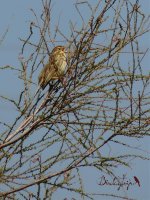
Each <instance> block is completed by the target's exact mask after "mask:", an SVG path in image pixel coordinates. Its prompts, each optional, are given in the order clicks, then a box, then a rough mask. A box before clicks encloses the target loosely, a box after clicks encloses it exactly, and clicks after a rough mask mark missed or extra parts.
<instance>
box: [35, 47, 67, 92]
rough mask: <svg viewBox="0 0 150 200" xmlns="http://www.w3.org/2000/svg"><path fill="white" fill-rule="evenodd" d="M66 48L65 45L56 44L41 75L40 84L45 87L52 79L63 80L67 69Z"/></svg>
mask: <svg viewBox="0 0 150 200" xmlns="http://www.w3.org/2000/svg"><path fill="white" fill-rule="evenodd" d="M66 65H67V63H66V50H65V47H64V46H56V47H55V48H54V49H53V50H52V52H51V55H50V57H49V62H48V63H47V64H46V65H45V66H44V67H43V69H42V71H41V73H40V75H39V86H40V87H41V88H42V89H44V88H45V87H46V86H47V84H48V83H49V82H50V81H52V80H61V78H62V77H63V75H64V72H65V69H66Z"/></svg>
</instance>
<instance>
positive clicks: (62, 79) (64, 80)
mask: <svg viewBox="0 0 150 200" xmlns="http://www.w3.org/2000/svg"><path fill="white" fill-rule="evenodd" d="M60 82H61V84H62V85H63V87H64V88H65V87H66V86H67V81H66V79H65V78H64V77H61V78H60Z"/></svg>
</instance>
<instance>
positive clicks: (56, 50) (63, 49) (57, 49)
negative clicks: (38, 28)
mask: <svg viewBox="0 0 150 200" xmlns="http://www.w3.org/2000/svg"><path fill="white" fill-rule="evenodd" d="M56 52H64V53H66V48H65V47H64V46H56V47H55V48H54V49H53V50H52V53H56Z"/></svg>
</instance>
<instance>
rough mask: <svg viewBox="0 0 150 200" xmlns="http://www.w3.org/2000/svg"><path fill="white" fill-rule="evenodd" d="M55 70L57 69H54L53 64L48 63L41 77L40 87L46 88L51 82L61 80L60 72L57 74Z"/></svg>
mask: <svg viewBox="0 0 150 200" xmlns="http://www.w3.org/2000/svg"><path fill="white" fill-rule="evenodd" d="M55 68H56V67H54V65H53V64H51V63H48V64H46V65H45V66H44V68H43V69H42V71H41V73H40V75H39V85H40V86H41V87H42V88H45V86H46V85H47V84H48V83H49V81H50V80H55V79H58V78H59V74H58V72H56V69H55Z"/></svg>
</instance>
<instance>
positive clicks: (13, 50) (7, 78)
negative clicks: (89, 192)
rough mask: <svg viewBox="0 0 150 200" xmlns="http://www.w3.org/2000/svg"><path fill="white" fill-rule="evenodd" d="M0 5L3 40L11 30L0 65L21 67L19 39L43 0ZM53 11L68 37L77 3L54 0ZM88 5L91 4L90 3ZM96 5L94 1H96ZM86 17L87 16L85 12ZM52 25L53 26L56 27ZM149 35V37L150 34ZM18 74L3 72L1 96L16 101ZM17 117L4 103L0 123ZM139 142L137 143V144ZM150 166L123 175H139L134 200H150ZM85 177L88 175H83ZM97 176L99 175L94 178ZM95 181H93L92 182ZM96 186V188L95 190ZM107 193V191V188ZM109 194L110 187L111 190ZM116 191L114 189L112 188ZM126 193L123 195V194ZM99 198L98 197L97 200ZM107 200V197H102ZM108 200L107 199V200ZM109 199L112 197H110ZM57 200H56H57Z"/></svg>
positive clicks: (149, 4)
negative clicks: (139, 181) (70, 21)
mask: <svg viewBox="0 0 150 200" xmlns="http://www.w3.org/2000/svg"><path fill="white" fill-rule="evenodd" d="M0 2H1V5H0V19H1V20H0V38H1V37H2V35H3V34H4V33H5V31H7V30H8V32H7V34H6V38H5V40H4V41H3V42H2V43H1V45H0V66H6V65H10V66H17V67H18V68H19V61H18V56H19V53H20V51H21V42H20V41H19V38H24V37H26V36H27V35H28V25H29V23H30V20H31V19H32V17H33V15H32V12H31V11H30V9H31V8H33V9H34V10H35V11H36V13H40V12H41V1H40V0H32V1H31V0H24V1H23V0H13V1H10V0H1V1H0ZM53 2H54V3H53V6H54V9H53V12H52V24H53V25H54V26H55V23H57V21H58V18H59V19H60V23H61V27H62V31H63V32H64V33H65V34H67V31H68V29H69V28H67V26H68V23H69V20H70V19H71V20H73V21H77V20H78V16H77V14H76V10H75V8H74V5H73V4H74V3H75V2H76V1H75V0H55V1H54V0H53ZM89 2H92V0H90V1H89ZM93 2H94V0H93ZM141 2H142V3H143V10H144V11H145V13H148V12H149V8H150V1H149V0H144V1H141ZM86 15H87V13H86ZM54 26H53V27H54ZM149 36H150V35H149ZM149 36H148V34H147V35H146V36H144V37H143V38H144V39H143V41H142V48H143V49H144V48H148V47H150V37H149ZM143 65H144V67H145V69H146V70H148V67H149V58H148V56H146V57H145V60H144V62H143ZM16 74H17V73H16V72H15V71H14V72H12V71H9V72H8V71H7V70H3V71H2V70H1V73H0V95H5V96H9V97H11V98H14V99H15V98H16V97H18V95H19V90H18V88H21V82H19V81H18V80H17V79H16ZM14 117H15V111H14V109H13V107H11V106H10V105H9V104H7V103H5V104H4V102H3V101H1V102H0V121H5V120H6V121H11V120H13V119H14ZM137 142H138V141H137ZM141 143H143V144H142V146H143V147H144V148H145V150H146V151H149V152H150V148H149V141H148V140H146V139H145V140H143V141H142V142H141V141H140V144H141ZM149 169H150V165H149V164H148V162H146V161H142V162H140V161H136V162H135V163H134V164H133V165H132V170H131V171H124V172H123V171H122V169H121V173H127V174H128V175H129V177H132V176H133V175H136V176H138V177H139V178H140V179H141V185H142V186H141V188H134V189H132V190H129V191H128V194H131V197H132V196H133V197H135V198H137V199H139V200H140V199H143V200H148V197H150V190H149V189H148V186H150V170H149ZM84 173H85V174H84V175H85V176H86V172H84ZM94 176H95V177H98V174H97V175H96V174H95V175H94ZM88 177H89V180H87V182H89V181H91V180H92V178H93V176H92V175H89V176H88ZM92 181H93V182H94V180H92ZM92 187H93V188H92ZM90 189H93V191H94V190H95V188H94V185H93V186H90ZM106 191H107V189H106ZM108 191H110V188H109V189H108ZM99 192H103V189H102V188H100V190H99ZM112 192H113V189H112ZM123 194H124V192H122V195H123ZM55 198H56V199H61V197H59V196H57V195H56V196H55ZM95 199H96V198H95ZM102 199H105V198H102ZM106 199H107V198H106ZM109 199H110V198H109ZM54 200H55V199H54Z"/></svg>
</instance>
